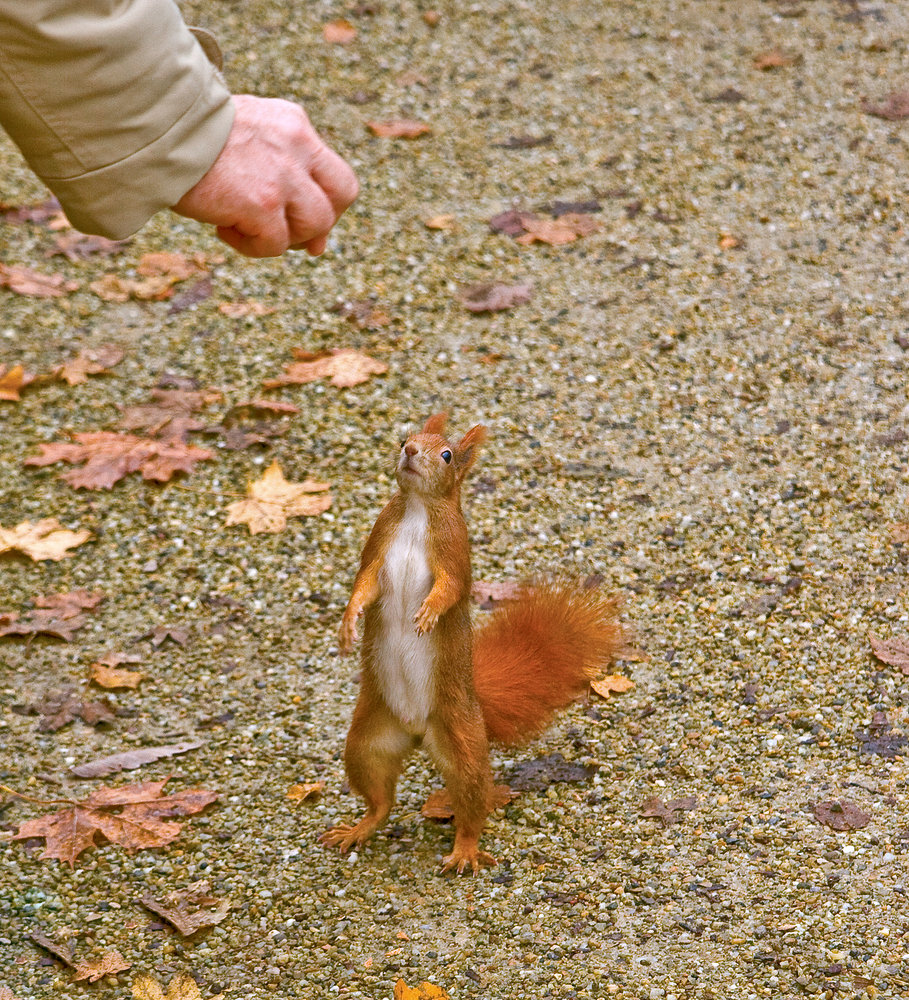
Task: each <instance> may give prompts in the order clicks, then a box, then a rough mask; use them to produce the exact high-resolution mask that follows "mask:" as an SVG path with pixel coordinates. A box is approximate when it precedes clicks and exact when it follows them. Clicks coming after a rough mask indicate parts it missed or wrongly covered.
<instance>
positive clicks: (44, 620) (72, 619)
mask: <svg viewBox="0 0 909 1000" xmlns="http://www.w3.org/2000/svg"><path fill="white" fill-rule="evenodd" d="M103 598H104V595H103V594H102V593H101V592H100V591H93V592H91V593H89V591H86V590H73V591H70V592H69V593H65V594H49V595H46V596H44V597H37V598H36V599H35V604H36V605H37V607H36V608H35V609H34V610H32V611H29V612H28V613H27V614H26V615H25V616H24V617H20V616H19V613H18V612H16V611H11V612H7V613H6V614H0V635H39V634H40V635H52V636H56V637H57V638H58V639H65V640H66V641H67V642H69V641H70V640H71V639H72V638H73V633H74V632H75V631H76V629H79V628H82V626H83V625H85V623H86V622H87V621H88V619H87V618H86V617H85V615H83V614H82V611H83V610H92V609H94V608H95V607H97V605H98V604H99V603H100V602H101V601H102V600H103Z"/></svg>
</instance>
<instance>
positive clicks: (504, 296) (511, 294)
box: [460, 281, 533, 313]
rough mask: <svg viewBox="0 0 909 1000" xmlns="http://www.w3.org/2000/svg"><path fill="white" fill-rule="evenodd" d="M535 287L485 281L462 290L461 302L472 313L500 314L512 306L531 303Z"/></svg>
mask: <svg viewBox="0 0 909 1000" xmlns="http://www.w3.org/2000/svg"><path fill="white" fill-rule="evenodd" d="M532 294H533V285H531V284H529V283H527V282H525V283H524V284H519V285H505V284H503V283H502V282H501V281H484V282H482V283H480V284H478V285H467V287H466V288H463V289H462V290H461V295H460V298H461V302H463V303H464V308H465V309H469V310H470V311H471V312H475V313H480V312H500V311H502V310H504V309H511V308H512V306H516V305H520V304H521V303H523V302H529V301H530V299H531V296H532Z"/></svg>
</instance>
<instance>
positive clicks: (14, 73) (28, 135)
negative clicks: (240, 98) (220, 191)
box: [0, 0, 234, 239]
mask: <svg viewBox="0 0 909 1000" xmlns="http://www.w3.org/2000/svg"><path fill="white" fill-rule="evenodd" d="M233 114H234V111H233V103H232V102H231V100H230V93H229V92H228V90H227V88H226V87H225V86H224V83H223V82H222V80H221V78H220V76H219V74H218V72H217V71H216V70H215V68H214V67H213V66H212V65H211V64H210V63H209V61H208V59H207V58H206V56H205V53H204V52H203V51H202V48H201V46H200V45H199V44H198V43H197V41H196V40H195V38H194V37H193V36H192V34H191V33H190V31H189V29H188V28H187V27H186V25H185V24H184V23H183V20H182V18H181V16H180V12H179V10H178V9H177V6H176V4H175V3H174V2H173V0H0V125H2V126H3V128H4V129H5V130H6V132H7V133H8V134H9V135H10V137H11V138H12V140H13V141H14V142H15V143H16V145H17V146H18V147H19V149H20V150H21V151H22V154H23V156H24V157H25V159H26V160H27V161H28V164H29V166H30V167H31V168H32V170H34V171H35V173H36V174H37V175H38V176H39V177H40V178H41V179H42V180H43V181H44V183H45V184H47V186H48V187H49V188H50V189H51V190H52V191H53V192H54V194H56V196H57V197H58V198H59V199H60V202H61V204H62V205H63V209H64V211H65V212H66V214H67V216H68V218H69V220H70V222H72V224H73V225H74V226H76V228H78V229H81V230H82V231H83V232H87V233H100V234H102V235H104V236H108V237H111V238H114V239H119V238H122V237H124V236H128V235H129V234H130V233H133V232H135V231H136V230H137V229H138V228H139V227H140V226H141V225H142V224H143V223H144V222H146V221H147V220H148V219H149V218H150V217H151V216H152V215H154V213H155V212H157V211H158V210H159V209H162V208H165V207H167V206H170V205H173V204H175V203H176V202H177V201H179V200H180V198H181V197H182V196H183V195H184V194H185V193H186V192H187V191H188V190H189V189H190V188H191V187H192V186H193V185H194V184H195V183H196V181H198V180H199V179H200V178H201V177H202V175H203V174H205V173H206V171H207V170H208V168H209V167H210V166H211V165H212V164H213V163H214V161H215V159H217V156H218V154H219V153H220V152H221V149H222V148H223V147H224V144H225V142H226V141H227V135H228V132H229V131H230V127H231V125H232V124H233Z"/></svg>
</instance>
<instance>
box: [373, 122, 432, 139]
mask: <svg viewBox="0 0 909 1000" xmlns="http://www.w3.org/2000/svg"><path fill="white" fill-rule="evenodd" d="M366 127H367V128H368V129H369V131H370V132H372V134H373V135H375V136H378V137H379V138H380V139H416V138H417V137H418V136H421V135H426V134H427V133H429V132H432V128H431V127H430V126H429V125H427V124H425V123H424V122H417V121H413V120H412V119H410V118H395V119H392V120H391V121H385V122H367V123H366Z"/></svg>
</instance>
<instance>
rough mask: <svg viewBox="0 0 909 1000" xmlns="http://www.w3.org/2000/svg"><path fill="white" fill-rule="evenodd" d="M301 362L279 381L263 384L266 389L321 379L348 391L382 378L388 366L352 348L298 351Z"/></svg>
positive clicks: (289, 367)
mask: <svg viewBox="0 0 909 1000" xmlns="http://www.w3.org/2000/svg"><path fill="white" fill-rule="evenodd" d="M294 357H296V358H297V359H298V360H297V361H294V362H293V363H292V364H289V365H287V366H285V368H284V374H283V375H282V376H280V377H279V378H275V379H270V380H269V381H267V382H263V383H262V388H263V389H277V388H279V387H280V386H282V385H305V384H306V383H307V382H317V381H318V380H319V379H323V378H328V379H331V384H332V385H336V386H337V387H338V388H339V389H348V388H350V387H351V386H354V385H359V384H360V383H361V382H367V381H369V377H370V376H371V375H383V374H384V373H385V372H387V371H388V365H386V364H383V363H382V362H381V361H376V360H375V359H374V358H371V357H369V355H367V354H361V353H360V352H359V351H354V350H352V349H351V348H349V347H341V348H335V349H333V350H330V351H320V352H318V353H311V352H309V351H302V350H299V349H298V350H295V351H294Z"/></svg>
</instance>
